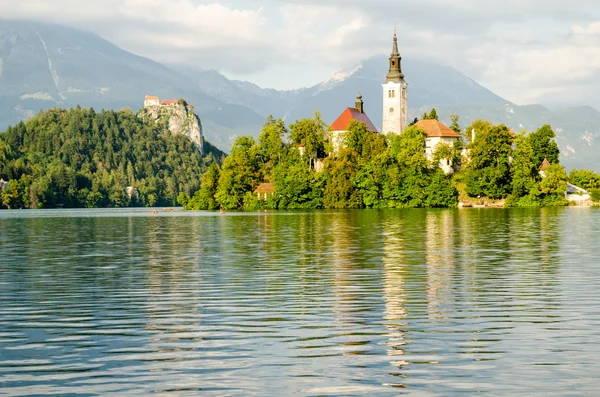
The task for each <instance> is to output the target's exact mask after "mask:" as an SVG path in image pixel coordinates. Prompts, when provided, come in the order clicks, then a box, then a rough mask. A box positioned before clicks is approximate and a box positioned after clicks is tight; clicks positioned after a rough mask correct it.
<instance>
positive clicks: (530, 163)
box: [511, 135, 541, 199]
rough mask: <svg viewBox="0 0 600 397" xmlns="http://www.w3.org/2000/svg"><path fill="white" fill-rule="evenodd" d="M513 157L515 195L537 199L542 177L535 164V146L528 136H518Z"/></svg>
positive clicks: (512, 185) (512, 169)
mask: <svg viewBox="0 0 600 397" xmlns="http://www.w3.org/2000/svg"><path fill="white" fill-rule="evenodd" d="M513 158H514V160H513V163H512V166H511V174H512V183H511V187H512V194H513V196H514V197H516V198H520V197H525V196H529V197H530V198H531V199H536V198H537V196H539V181H540V179H541V177H540V175H539V172H538V167H537V166H536V164H535V156H534V152H533V146H532V145H531V140H530V139H529V137H528V136H525V135H520V136H518V137H517V140H516V150H515V151H514V155H513Z"/></svg>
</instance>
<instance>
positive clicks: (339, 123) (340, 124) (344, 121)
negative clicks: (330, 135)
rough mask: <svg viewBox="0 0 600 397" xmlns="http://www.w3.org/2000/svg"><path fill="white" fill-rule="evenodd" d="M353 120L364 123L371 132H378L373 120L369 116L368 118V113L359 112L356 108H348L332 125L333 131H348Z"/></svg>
mask: <svg viewBox="0 0 600 397" xmlns="http://www.w3.org/2000/svg"><path fill="white" fill-rule="evenodd" d="M352 120H356V121H362V122H363V123H365V124H366V125H367V129H368V130H369V131H371V132H377V128H375V126H374V125H373V123H372V122H371V119H369V116H367V115H366V113H361V112H359V111H358V110H357V109H355V108H346V110H344V111H343V112H342V114H341V115H340V117H338V118H337V120H335V121H334V122H333V124H331V129H332V130H334V131H347V130H348V127H349V126H350V122H351V121H352Z"/></svg>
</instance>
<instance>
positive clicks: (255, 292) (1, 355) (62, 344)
mask: <svg viewBox="0 0 600 397" xmlns="http://www.w3.org/2000/svg"><path fill="white" fill-rule="evenodd" d="M598 358H600V209H596V208H560V209H550V208H545V209H497V210H495V209H485V210H478V209H463V210H385V211H377V210H363V211H315V212H286V213H275V212H261V213H228V214H226V215H219V214H215V213H206V212H183V211H179V210H176V211H172V212H164V211H160V212H159V213H158V214H151V213H150V210H148V209H135V210H131V209H123V210H73V211H71V210H40V211H18V210H17V211H0V395H1V396H33V395H35V396H44V395H48V396H49V395H52V396H54V395H80V396H91V395H111V396H137V395H150V394H152V395H155V394H158V395H162V396H175V395H177V396H182V395H200V394H201V395H207V396H213V395H214V396H242V395H244V396H245V395H261V396H262V395H267V396H279V395H306V396H317V395H319V396H320V395H331V396H342V395H343V396H347V395H369V396H375V395H377V396H398V395H410V396H463V395H469V394H476V393H479V394H482V395H486V396H495V395H498V396H499V395H503V396H515V395H517V394H522V395H526V396H596V395H598V390H600V368H599V366H598Z"/></svg>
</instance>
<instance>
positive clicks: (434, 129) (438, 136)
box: [415, 120, 461, 174]
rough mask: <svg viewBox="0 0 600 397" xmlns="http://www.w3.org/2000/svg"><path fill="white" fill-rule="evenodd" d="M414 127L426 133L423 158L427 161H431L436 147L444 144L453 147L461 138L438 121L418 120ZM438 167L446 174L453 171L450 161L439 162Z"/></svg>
mask: <svg viewBox="0 0 600 397" xmlns="http://www.w3.org/2000/svg"><path fill="white" fill-rule="evenodd" d="M415 127H419V128H421V129H422V130H423V131H425V132H426V133H427V138H426V139H425V156H427V158H428V159H429V160H432V159H433V153H435V151H436V149H437V146H438V145H440V144H445V145H448V146H450V147H453V146H454V143H455V142H457V141H458V140H459V139H460V138H461V136H460V134H459V133H457V132H456V131H454V130H452V129H451V128H449V127H447V126H446V125H444V124H443V123H442V122H440V121H438V120H420V121H418V122H417V123H416V124H415ZM440 167H441V168H442V169H443V170H444V172H445V173H447V174H450V173H452V172H453V171H454V170H453V168H452V161H451V159H442V160H440Z"/></svg>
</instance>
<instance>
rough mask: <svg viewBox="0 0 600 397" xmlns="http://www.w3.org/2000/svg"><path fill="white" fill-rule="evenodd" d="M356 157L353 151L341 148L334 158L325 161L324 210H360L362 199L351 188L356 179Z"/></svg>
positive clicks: (355, 190)
mask: <svg viewBox="0 0 600 397" xmlns="http://www.w3.org/2000/svg"><path fill="white" fill-rule="evenodd" d="M356 163H357V155H356V152H355V151H354V150H351V149H348V148H341V149H340V150H339V152H338V154H337V156H336V157H335V158H327V159H326V160H325V178H326V187H325V191H324V196H323V206H324V207H325V208H360V207H361V204H362V199H361V197H360V193H359V191H358V190H357V189H355V188H354V186H353V183H352V182H353V181H354V179H355V177H356V173H357V169H356Z"/></svg>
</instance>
